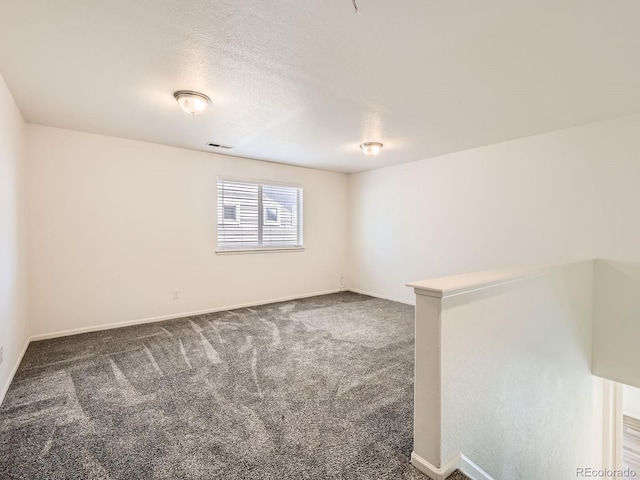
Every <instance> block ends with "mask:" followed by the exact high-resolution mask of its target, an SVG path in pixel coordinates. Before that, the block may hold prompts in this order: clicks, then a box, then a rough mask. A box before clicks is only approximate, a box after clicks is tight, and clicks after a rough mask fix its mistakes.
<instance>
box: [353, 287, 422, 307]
mask: <svg viewBox="0 0 640 480" xmlns="http://www.w3.org/2000/svg"><path fill="white" fill-rule="evenodd" d="M345 290H346V291H348V292H353V293H359V294H361V295H367V296H368V297H375V298H381V299H382V300H389V301H390V302H396V303H404V304H405V305H411V306H412V307H415V306H416V305H415V303H413V302H407V301H406V300H399V299H397V298H390V297H385V296H384V295H379V294H377V293H371V292H365V291H364V290H359V289H357V288H346V289H345ZM343 291H344V290H343Z"/></svg>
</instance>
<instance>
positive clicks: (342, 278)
mask: <svg viewBox="0 0 640 480" xmlns="http://www.w3.org/2000/svg"><path fill="white" fill-rule="evenodd" d="M343 290H344V275H343V274H340V291H343Z"/></svg>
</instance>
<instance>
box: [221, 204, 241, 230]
mask: <svg viewBox="0 0 640 480" xmlns="http://www.w3.org/2000/svg"><path fill="white" fill-rule="evenodd" d="M226 207H234V208H235V211H236V213H235V215H234V216H235V220H229V219H227V218H225V211H224V209H225V208H226ZM222 224H223V225H239V224H240V205H238V204H237V203H223V204H222Z"/></svg>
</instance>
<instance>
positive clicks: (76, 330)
mask: <svg viewBox="0 0 640 480" xmlns="http://www.w3.org/2000/svg"><path fill="white" fill-rule="evenodd" d="M339 292H340V290H339V289H335V290H327V291H324V292H316V293H308V294H307V293H305V294H303V295H293V296H289V297H282V298H275V299H272V300H264V301H258V302H250V303H243V304H239V305H231V306H225V307H215V308H207V309H205V310H196V311H193V312H182V313H173V314H170V315H161V316H159V317H148V318H139V319H136V320H125V321H124V322H115V323H107V324H103V325H96V326H92V327H82V328H74V329H71V330H63V331H61V332H51V333H43V334H40V335H34V336H33V337H31V338H30V339H29V340H30V341H32V342H35V341H38V340H47V339H49V338H57V337H67V336H69V335H78V334H80V333H88V332H97V331H100V330H111V329H113V328H120V327H129V326H131V325H139V324H142V323H153V322H162V321H163V320H173V319H175V318H184V317H192V316H194V315H203V314H205V313H214V312H223V311H225V310H235V309H238V308H247V307H256V306H258V305H268V304H270V303H278V302H287V301H290V300H298V299H301V298H309V297H317V296H320V295H329V294H332V293H339Z"/></svg>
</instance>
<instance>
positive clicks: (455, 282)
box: [407, 259, 595, 298]
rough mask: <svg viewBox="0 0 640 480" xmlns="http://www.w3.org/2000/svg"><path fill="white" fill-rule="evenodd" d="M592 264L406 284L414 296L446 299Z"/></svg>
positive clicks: (455, 276) (456, 276) (469, 274)
mask: <svg viewBox="0 0 640 480" xmlns="http://www.w3.org/2000/svg"><path fill="white" fill-rule="evenodd" d="M587 262H588V263H594V262H595V260H593V259H590V260H582V261H578V262H571V263H567V264H562V265H554V266H550V267H544V268H512V269H507V270H485V271H482V272H473V273H463V274H460V275H451V276H448V277H440V278H431V279H428V280H421V281H417V282H411V283H407V287H412V288H413V289H414V292H415V294H416V295H424V296H427V297H435V298H447V297H454V296H456V295H462V294H465V293H470V292H475V291H476V290H485V289H487V288H493V287H499V286H503V285H507V284H510V283H515V282H520V281H523V280H528V279H530V278H533V277H537V276H540V275H547V274H549V273H551V272H552V271H554V270H561V269H566V268H569V267H572V266H574V265H579V264H581V263H587Z"/></svg>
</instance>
